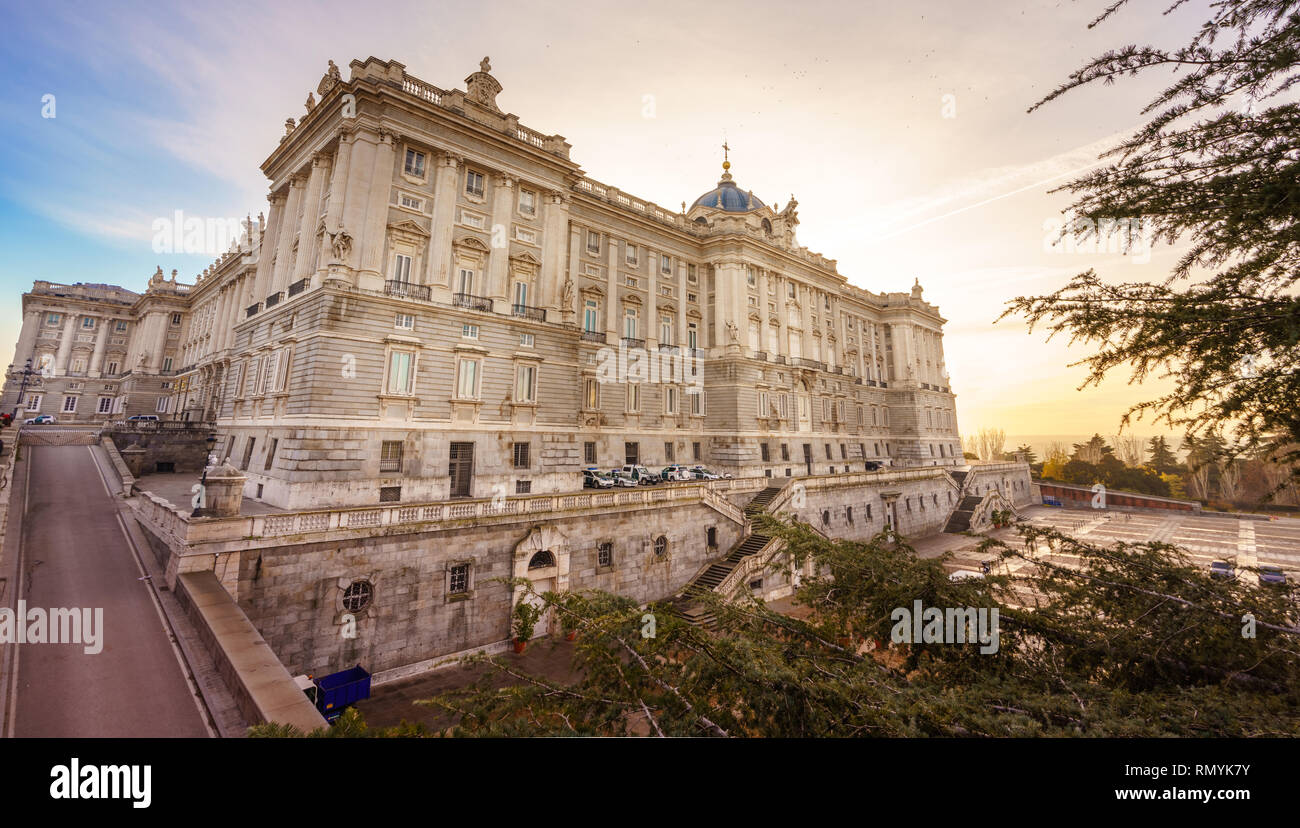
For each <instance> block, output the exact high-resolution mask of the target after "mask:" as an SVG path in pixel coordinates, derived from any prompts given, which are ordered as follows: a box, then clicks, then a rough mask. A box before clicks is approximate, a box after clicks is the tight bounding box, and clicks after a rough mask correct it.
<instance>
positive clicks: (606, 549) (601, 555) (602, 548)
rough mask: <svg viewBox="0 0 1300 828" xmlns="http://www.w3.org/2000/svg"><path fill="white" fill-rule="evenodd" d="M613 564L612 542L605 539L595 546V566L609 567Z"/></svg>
mask: <svg viewBox="0 0 1300 828" xmlns="http://www.w3.org/2000/svg"><path fill="white" fill-rule="evenodd" d="M613 565H614V544H613V543H611V542H610V541H605V542H604V543H602V544H600V545H599V546H597V547H596V566H599V567H609V566H613Z"/></svg>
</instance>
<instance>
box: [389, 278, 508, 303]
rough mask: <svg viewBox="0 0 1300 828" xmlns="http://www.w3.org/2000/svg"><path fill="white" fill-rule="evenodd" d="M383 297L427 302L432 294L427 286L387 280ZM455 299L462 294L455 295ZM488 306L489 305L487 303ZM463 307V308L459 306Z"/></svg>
mask: <svg viewBox="0 0 1300 828" xmlns="http://www.w3.org/2000/svg"><path fill="white" fill-rule="evenodd" d="M384 295H385V296H401V297H403V298H405V299H419V300H420V301H421V302H428V301H429V299H430V298H431V297H432V295H433V292H432V291H431V290H430V289H429V286H428V285H413V284H411V283H410V282H397V281H394V280H392V279H389V280H388V281H387V282H384ZM456 295H457V297H460V296H463V295H464V294H459V293H458V294H456ZM489 306H490V303H489ZM461 307H464V306H461Z"/></svg>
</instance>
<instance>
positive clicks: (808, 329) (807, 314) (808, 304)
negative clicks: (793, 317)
mask: <svg viewBox="0 0 1300 828" xmlns="http://www.w3.org/2000/svg"><path fill="white" fill-rule="evenodd" d="M799 290H800V293H801V296H800V299H802V300H803V301H801V302H800V303H799V305H800V310H801V313H800V316H799V326H800V327H801V328H803V337H802V341H801V347H800V348H799V356H800V357H802V358H803V359H812V303H813V302H815V301H816V298H815V297H814V296H813V289H812V288H811V287H808V286H805V285H800V286H799Z"/></svg>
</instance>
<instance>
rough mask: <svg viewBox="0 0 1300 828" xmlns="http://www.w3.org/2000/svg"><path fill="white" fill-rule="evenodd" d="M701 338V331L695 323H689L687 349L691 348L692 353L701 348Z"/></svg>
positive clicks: (687, 327) (687, 326)
mask: <svg viewBox="0 0 1300 828" xmlns="http://www.w3.org/2000/svg"><path fill="white" fill-rule="evenodd" d="M699 336H700V333H699V330H698V329H697V328H696V327H695V323H694V322H690V323H688V324H687V325H686V347H687V348H690V349H691V350H692V351H694V350H696V349H697V348H699V347H700V344H699Z"/></svg>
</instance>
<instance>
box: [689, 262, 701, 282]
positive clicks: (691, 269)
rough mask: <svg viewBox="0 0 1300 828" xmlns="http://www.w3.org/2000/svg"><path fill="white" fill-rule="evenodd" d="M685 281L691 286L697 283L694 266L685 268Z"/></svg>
mask: <svg viewBox="0 0 1300 828" xmlns="http://www.w3.org/2000/svg"><path fill="white" fill-rule="evenodd" d="M686 281H688V282H690V283H691V284H695V283H696V282H697V281H699V277H697V276H696V275H695V265H693V264H692V265H687V266H686Z"/></svg>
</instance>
